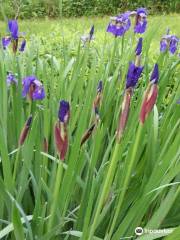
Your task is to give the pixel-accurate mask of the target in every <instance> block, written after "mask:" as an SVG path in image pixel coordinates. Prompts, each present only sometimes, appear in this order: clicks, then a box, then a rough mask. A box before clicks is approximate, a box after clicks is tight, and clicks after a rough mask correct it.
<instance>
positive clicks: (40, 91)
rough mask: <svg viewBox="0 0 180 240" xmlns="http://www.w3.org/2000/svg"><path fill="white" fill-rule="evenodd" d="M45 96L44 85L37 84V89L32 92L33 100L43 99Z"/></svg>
mask: <svg viewBox="0 0 180 240" xmlns="http://www.w3.org/2000/svg"><path fill="white" fill-rule="evenodd" d="M44 98H45V90H44V87H43V85H42V84H41V85H40V86H39V85H38V86H37V85H35V90H34V91H33V94H32V99H33V100H42V99H44Z"/></svg>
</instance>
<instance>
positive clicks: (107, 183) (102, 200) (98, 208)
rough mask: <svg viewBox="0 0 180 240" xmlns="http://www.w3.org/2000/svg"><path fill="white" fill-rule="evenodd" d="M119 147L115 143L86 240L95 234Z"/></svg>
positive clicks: (113, 172) (110, 182) (114, 169)
mask: <svg viewBox="0 0 180 240" xmlns="http://www.w3.org/2000/svg"><path fill="white" fill-rule="evenodd" d="M119 146H120V145H119V144H118V143H116V145H115V149H114V153H113V156H112V160H111V162H110V165H109V168H108V172H107V175H106V176H105V177H106V178H105V181H104V185H103V187H102V192H101V195H100V199H99V201H98V205H97V209H96V213H95V216H94V221H93V224H92V226H91V230H90V234H89V238H88V240H92V238H93V235H94V232H95V230H96V227H97V226H96V225H97V222H98V219H99V216H100V213H101V210H102V207H103V204H104V202H105V199H106V197H107V195H108V193H109V190H110V187H111V184H112V181H113V178H114V174H115V171H116V164H117V161H118V159H119V158H118V155H119Z"/></svg>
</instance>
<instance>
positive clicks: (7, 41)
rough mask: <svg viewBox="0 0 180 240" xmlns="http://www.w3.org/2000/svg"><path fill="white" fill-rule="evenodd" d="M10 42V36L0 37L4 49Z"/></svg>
mask: <svg viewBox="0 0 180 240" xmlns="http://www.w3.org/2000/svg"><path fill="white" fill-rule="evenodd" d="M10 43H11V37H3V38H2V46H3V48H4V49H6V47H7V46H8V45H9V44H10Z"/></svg>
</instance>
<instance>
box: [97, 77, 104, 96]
mask: <svg viewBox="0 0 180 240" xmlns="http://www.w3.org/2000/svg"><path fill="white" fill-rule="evenodd" d="M102 88H103V83H102V81H101V80H100V81H99V83H98V86H97V92H98V93H101V92H102Z"/></svg>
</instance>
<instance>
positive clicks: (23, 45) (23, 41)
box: [19, 39, 26, 52]
mask: <svg viewBox="0 0 180 240" xmlns="http://www.w3.org/2000/svg"><path fill="white" fill-rule="evenodd" d="M25 47H26V40H25V39H23V40H22V43H21V46H20V48H19V51H20V52H24V49H25Z"/></svg>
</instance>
